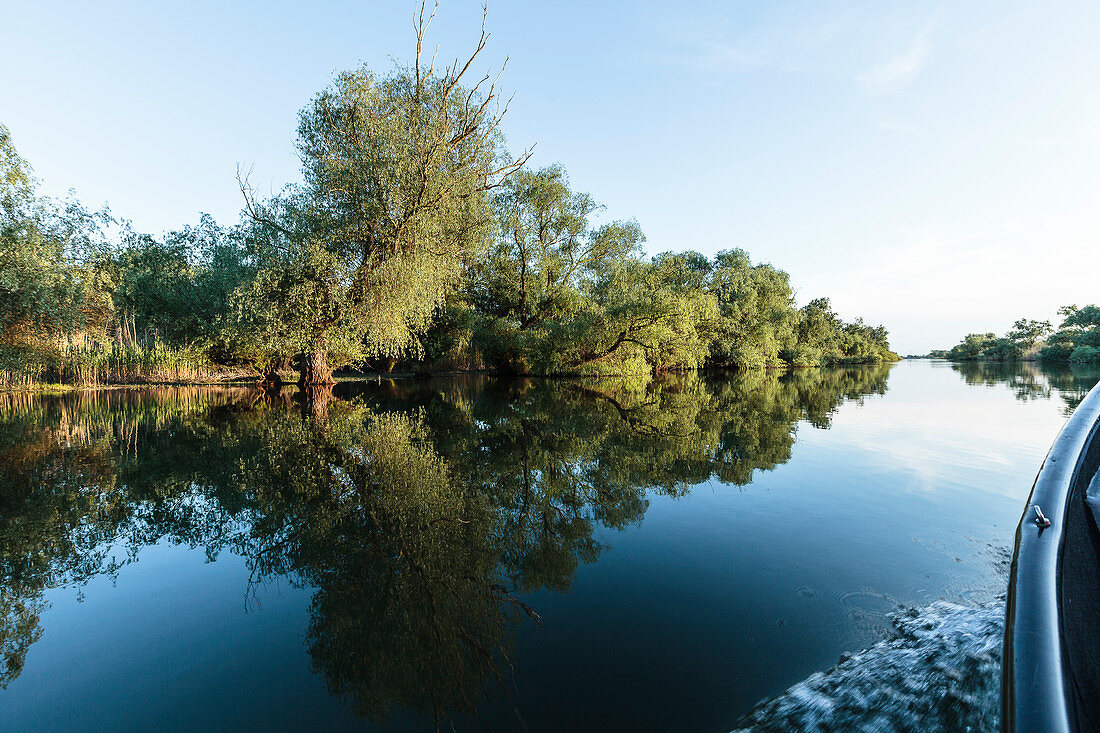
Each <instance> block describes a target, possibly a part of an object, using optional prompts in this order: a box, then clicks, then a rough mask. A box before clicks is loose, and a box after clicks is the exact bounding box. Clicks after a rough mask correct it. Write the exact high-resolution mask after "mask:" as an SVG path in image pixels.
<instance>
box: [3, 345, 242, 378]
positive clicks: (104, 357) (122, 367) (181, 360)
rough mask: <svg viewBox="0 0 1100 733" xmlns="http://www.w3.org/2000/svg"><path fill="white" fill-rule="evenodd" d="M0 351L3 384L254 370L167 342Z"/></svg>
mask: <svg viewBox="0 0 1100 733" xmlns="http://www.w3.org/2000/svg"><path fill="white" fill-rule="evenodd" d="M5 351H6V353H4V354H3V355H0V388H7V389H20V388H34V387H38V386H42V385H46V384H71V385H75V386H77V387H96V386H101V385H110V384H170V383H196V382H214V381H225V380H229V379H234V378H243V377H248V376H251V374H249V373H247V372H245V371H242V370H234V369H231V368H227V367H222V366H218V365H216V364H213V363H212V362H211V361H210V360H209V359H208V358H207V356H206V354H205V353H203V352H202V351H200V350H198V349H191V348H179V347H173V346H168V345H166V344H163V343H158V342H154V343H132V344H118V343H106V344H104V343H86V344H59V345H51V346H49V347H47V348H33V347H29V346H23V347H9V348H8V349H6V350H5Z"/></svg>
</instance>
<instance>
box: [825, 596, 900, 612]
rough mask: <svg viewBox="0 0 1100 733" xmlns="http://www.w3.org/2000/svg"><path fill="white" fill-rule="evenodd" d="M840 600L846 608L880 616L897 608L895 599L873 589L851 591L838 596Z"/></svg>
mask: <svg viewBox="0 0 1100 733" xmlns="http://www.w3.org/2000/svg"><path fill="white" fill-rule="evenodd" d="M840 602H841V603H843V604H844V606H845V607H846V608H849V609H851V610H853V611H856V612H858V613H861V614H866V615H868V616H882V617H884V618H885V617H886V615H887V614H889V613H891V612H893V611H896V610H897V609H898V606H899V605H900V604H898V602H897V601H895V600H894V599H893V598H891V597H890V596H888V595H886V594H884V593H875V592H874V591H864V590H861V591H852V592H851V593H845V594H844V595H842V596H841V597H840Z"/></svg>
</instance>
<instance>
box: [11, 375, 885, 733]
mask: <svg viewBox="0 0 1100 733" xmlns="http://www.w3.org/2000/svg"><path fill="white" fill-rule="evenodd" d="M888 371H889V368H888V367H859V368H851V369H832V370H812V371H799V372H794V373H789V374H777V373H751V374H742V375H733V376H727V377H722V378H714V379H705V378H703V377H702V376H700V375H698V374H687V375H678V376H670V377H663V378H659V379H655V380H653V381H650V382H648V383H644V384H643V383H629V382H622V381H609V380H600V381H554V380H540V381H533V380H503V379H491V378H481V377H460V378H453V379H443V380H431V381H428V380H398V381H386V382H382V383H377V384H374V383H367V384H363V383H360V384H340V385H337V386H336V387H335V388H334V389H333V388H322V389H321V390H319V391H312V392H309V393H299V392H297V391H295V390H289V389H287V390H283V391H281V392H262V391H258V390H252V389H244V388H241V389H228V388H227V389H216V388H171V389H148V390H139V391H122V390H117V391H102V392H88V393H77V394H70V395H65V396H61V397H53V398H35V397H29V396H18V395H4V396H0V446H3V447H2V448H0V485H3V486H4V487H5V490H4V491H3V492H2V493H0V572H2V578H0V579H2V585H0V613H2V614H3V619H2V621H0V685H4V684H6V683H8V682H10V681H11V680H13V679H14V678H16V677H17V676H18V675H19V673H20V670H21V669H22V666H23V661H24V658H25V656H26V653H27V650H28V649H29V647H30V646H31V645H32V644H33V643H34V642H35V641H36V640H37V639H38V638H39V637H40V635H41V633H42V632H41V628H40V625H39V621H40V615H41V614H42V612H43V611H44V610H45V608H46V601H45V600H44V599H45V593H46V592H47V591H48V590H50V589H52V588H57V587H61V586H66V585H76V586H79V585H81V584H82V583H85V582H87V581H88V580H89V579H91V578H92V577H94V576H97V575H102V574H107V575H113V574H117V573H119V572H122V571H123V569H124V567H125V565H127V564H128V563H130V562H133V561H134V560H136V559H137V558H138V556H139V553H140V551H141V549H142V548H143V547H147V546H149V545H152V544H155V543H158V542H165V541H167V542H170V543H175V544H181V545H185V546H188V547H192V548H196V547H201V548H204V550H205V552H206V553H207V556H208V557H209V558H211V559H214V558H216V557H218V555H219V553H220V552H221V551H222V550H229V551H231V552H232V553H234V554H235V555H239V556H241V557H242V558H244V561H245V562H246V563H247V566H248V569H249V570H250V573H251V575H250V582H252V583H259V582H262V581H264V580H267V579H270V578H274V577H279V576H281V577H285V578H286V579H287V581H288V582H291V583H293V584H296V585H298V586H300V587H304V588H307V589H311V590H312V591H313V596H312V602H311V607H310V619H309V628H308V630H307V637H306V638H307V644H308V648H309V654H310V657H311V660H312V665H313V668H314V671H315V672H316V673H318V674H320V675H322V676H323V677H324V679H325V680H326V681H327V683H328V686H329V688H330V690H331V691H332V692H333V693H334V694H337V695H339V696H341V697H342V698H344V699H345V700H346V701H347V702H348V704H350V705H351V706H352V707H353V708H354V709H355V711H356V712H357V713H359V714H360V715H363V716H366V717H368V718H370V719H373V720H384V719H386V718H387V717H388V716H389V715H390V714H391V713H392V712H393V711H395V710H398V709H404V710H409V711H413V712H415V713H419V714H423V715H426V716H428V717H429V718H434V720H435V721H436V722H437V723H438V722H440V721H442V720H445V719H447V718H450V717H451V716H454V715H458V714H466V713H469V714H475V715H476V711H475V708H476V706H477V704H478V703H479V702H480V701H481V700H482V699H483V698H484V696H485V695H486V693H487V691H488V690H489V688H490V687H492V686H498V687H500V688H504V689H507V683H506V679H505V677H504V674H503V670H504V669H506V665H507V664H508V661H509V658H510V653H511V648H512V645H513V639H512V637H513V634H514V630H515V629H516V627H517V624H518V623H522V622H524V620H525V619H526V620H527V621H526V622H529V623H538V614H537V611H536V610H535V609H532V608H530V607H529V606H528V605H526V604H525V603H524V602H523V600H522V598H523V596H524V594H527V593H530V592H533V591H536V590H540V589H555V590H562V589H566V588H568V587H569V586H570V584H571V583H572V581H573V578H574V577H575V575H576V571H577V569H578V567H579V566H580V565H581V564H583V563H590V562H593V561H595V560H596V559H597V558H598V557H599V555H600V553H601V551H602V547H601V545H600V542H599V540H598V539H597V534H596V529H597V528H598V527H600V526H602V527H607V528H612V529H620V528H623V527H626V526H628V525H630V524H633V523H638V522H640V521H641V520H642V518H643V517H644V515H645V512H646V510H647V508H648V502H649V499H648V497H649V495H650V492H654V493H656V494H662V495H668V496H673V497H678V496H682V495H684V494H686V493H687V492H688V491H689V490H690V488H691V487H692V486H694V485H696V484H699V483H702V482H705V481H708V480H711V479H714V480H717V481H719V482H722V483H725V484H733V485H737V486H743V485H745V484H748V483H749V482H750V481H751V480H752V477H753V474H754V473H755V472H756V471H759V470H768V469H771V468H773V467H775V466H776V465H779V464H781V463H784V462H785V461H787V460H788V459H789V458H790V455H791V447H792V445H793V444H794V440H795V433H796V430H797V425H798V423H799V422H800V421H808V422H810V423H812V424H813V425H815V426H819V427H827V426H828V425H829V422H830V419H831V415H832V414H833V412H834V411H835V410H836V409H837V408H838V406H839V405H840V404H842V403H843V402H844V401H846V400H859V399H862V397H863V396H864V395H867V394H873V393H877V394H881V393H884V392H885V390H886V380H887V375H888ZM120 556H121V558H122V559H118V558H119V557H120Z"/></svg>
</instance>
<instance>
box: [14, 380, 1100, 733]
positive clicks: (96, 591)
mask: <svg viewBox="0 0 1100 733" xmlns="http://www.w3.org/2000/svg"><path fill="white" fill-rule="evenodd" d="M1098 378H1100V373H1098V372H1097V371H1096V370H1085V369H1069V368H1061V369H1057V370H1051V371H1044V370H1040V369H1039V368H1038V367H1036V366H1034V365H1020V366H1014V367H990V366H982V365H963V366H961V367H957V366H951V365H949V364H946V363H942V362H929V361H916V362H906V363H902V364H900V365H897V366H895V367H866V368H854V369H833V370H820V371H800V372H795V373H791V374H786V375H780V374H766V375H763V374H761V375H742V376H733V377H721V378H712V377H706V378H704V377H701V376H698V375H687V376H682V377H673V378H665V379H659V380H655V381H653V382H650V383H649V384H647V385H639V384H631V383H624V382H615V381H592V382H570V381H515V380H502V379H501V380H498V379H491V378H475V377H464V378H448V379H434V380H395V381H383V382H380V383H367V384H347V383H346V384H341V385H337V387H336V388H335V390H334V391H333V393H332V394H331V395H325V394H318V395H313V396H306V395H299V394H297V393H296V392H295V391H294V390H284V392H283V393H281V394H279V395H264V394H261V393H259V392H255V391H252V390H248V389H243V388H242V389H229V388H209V389H196V388H179V389H149V390H139V391H123V390H116V391H102V392H92V393H82V394H74V395H67V396H63V397H55V398H31V397H26V396H22V397H20V396H0V573H2V575H0V615H2V618H0V687H2V689H0V729H3V730H25V729H35V730H70V729H111V730H148V729H198V728H219V729H228V728H232V729H256V730H271V729H300V728H317V727H325V728H330V729H362V728H368V729H369V728H372V727H381V728H385V729H388V730H404V729H411V730H422V729H425V728H427V729H430V728H432V727H434V726H435V724H436V723H437V722H439V723H440V725H443V726H449V725H450V724H451V723H453V724H454V725H455V727H456V728H458V729H468V728H470V729H482V728H484V727H485V726H486V725H487V726H489V727H490V728H492V729H494V730H513V729H523V728H524V727H526V728H527V729H530V730H574V731H575V730H592V731H605V730H618V729H627V728H630V729H633V730H677V731H728V730H730V729H731V728H733V727H734V726H735V725H736V724H737V723H738V720H739V719H741V718H742V716H744V715H745V714H746V713H748V712H749V711H750V710H751V709H752V708H753V706H754V705H755V704H756V703H757V702H759V701H760V700H761V699H764V698H768V697H772V696H775V695H778V694H780V693H782V692H783V691H784V690H786V689H787V688H788V687H790V686H791V685H794V684H796V683H798V682H799V681H800V680H802V679H803V678H806V677H807V675H810V674H812V673H813V672H815V671H817V670H824V669H828V668H830V667H832V666H833V665H835V664H836V663H837V660H838V656H839V655H841V654H842V653H843V652H846V651H857V650H860V649H863V648H865V647H868V646H871V645H873V644H875V643H876V642H879V641H880V640H882V639H883V637H884V636H885V635H886V634H887V632H888V630H889V629H890V628H891V622H890V614H893V613H895V612H897V611H898V609H899V608H901V607H906V608H909V607H912V608H917V609H919V608H925V607H928V606H929V604H933V603H934V602H936V601H938V600H946V601H951V602H954V603H957V604H960V605H963V606H967V607H980V606H981V605H982V604H984V603H988V602H989V601H991V600H993V599H995V598H996V597H997V596H998V595H999V594H1001V593H1002V592H1003V590H1004V584H1005V564H1006V561H1007V553H1008V550H1009V548H1010V545H1011V542H1012V537H1013V533H1014V531H1015V525H1016V523H1017V521H1018V519H1019V516H1020V513H1021V511H1022V509H1023V505H1024V501H1025V499H1026V496H1027V493H1028V491H1029V489H1030V486H1031V483H1032V481H1033V479H1034V476H1035V473H1036V471H1037V470H1038V468H1039V464H1040V463H1041V461H1042V457H1043V455H1044V454H1045V452H1046V450H1047V448H1048V447H1049V445H1050V443H1051V441H1052V440H1053V438H1054V436H1055V435H1056V433H1057V431H1058V429H1059V428H1060V426H1061V425H1062V423H1063V422H1064V420H1065V418H1066V415H1067V414H1068V411H1069V410H1071V409H1072V407H1073V406H1074V405H1075V404H1076V403H1077V401H1079V400H1080V399H1081V398H1082V397H1083V396H1084V393H1085V392H1086V391H1087V390H1088V388H1090V387H1091V386H1092V385H1093V384H1094V383H1095V382H1096V381H1097V379H1098Z"/></svg>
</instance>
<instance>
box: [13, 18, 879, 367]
mask: <svg viewBox="0 0 1100 733" xmlns="http://www.w3.org/2000/svg"><path fill="white" fill-rule="evenodd" d="M419 35H421V36H422V29H421V31H420V33H419ZM419 41H422V38H418V48H419V47H420V43H419ZM484 42H485V38H484V37H483V38H482V39H481V40H480V41H479V43H478V46H477V49H476V50H475V51H474V52H473V54H472V55H471V57H470V59H469V62H472V61H473V60H474V59H475V58H476V57H477V55H478V53H479V52H480V51H481V49H482V48H483V47H484ZM469 62H467V63H466V64H465V65H463V63H460V62H456V63H455V64H454V65H452V66H448V67H446V68H444V69H443V70H442V71H441V70H438V69H436V68H435V67H434V65H433V66H432V68H425V67H424V65H423V64H422V63H421V60H420V59H419V56H418V58H417V60H416V62H415V63H414V64H413V65H411V66H397V67H396V68H394V69H393V70H392V71H391V72H390V73H389V74H388V75H385V76H380V75H376V74H374V73H373V72H371V71H370V70H369V69H367V68H365V67H364V68H360V69H356V70H353V71H349V72H345V73H342V74H340V75H339V76H337V77H336V79H335V80H334V82H333V83H332V84H331V85H330V86H329V87H328V88H326V89H324V90H322V91H321V92H320V93H318V94H317V95H316V96H315V97H314V98H313V100H312V101H311V102H310V103H309V104H308V105H306V107H305V108H304V109H303V110H302V111H301V113H300V115H299V126H298V152H299V156H300V159H301V163H302V174H303V180H302V182H301V183H296V184H291V185H288V186H287V187H286V188H285V189H284V190H283V191H282V192H281V193H279V194H277V195H274V196H272V197H270V198H268V199H266V200H260V199H258V198H256V197H255V196H254V195H253V192H252V190H251V188H250V186H249V184H248V181H247V178H242V179H241V180H240V184H241V191H242V194H243V200H244V212H243V215H242V217H241V221H240V223H238V224H236V225H234V226H220V225H218V224H217V223H216V222H215V221H214V220H213V219H211V218H210V217H207V216H203V217H202V218H201V220H200V221H199V222H198V223H197V224H195V225H194V226H187V227H184V228H183V229H181V230H178V231H173V232H169V233H168V234H165V235H163V236H152V235H149V234H141V233H138V232H135V231H133V230H131V229H130V228H129V226H128V225H127V224H126V223H125V222H123V223H122V224H119V222H117V221H116V220H114V219H113V218H112V217H111V216H110V215H109V213H108V212H106V211H103V212H93V211H89V210H88V209H87V208H85V207H84V206H83V205H81V204H80V202H79V201H77V200H75V199H74V198H72V197H70V198H69V199H67V200H63V201H58V200H53V199H49V198H46V197H43V196H40V195H39V194H38V193H37V190H36V181H35V180H34V178H33V177H32V175H31V171H30V167H29V165H28V164H27V163H26V162H25V161H24V160H23V159H22V158H20V157H19V155H18V154H17V153H16V151H15V148H14V146H13V143H12V140H11V136H10V135H9V133H8V131H7V129H6V128H4V127H3V126H0V383H4V384H9V385H10V384H28V383H34V382H41V381H61V382H74V383H79V384H95V383H103V382H122V381H142V380H144V381H193V380H202V379H208V378H213V377H216V376H228V375H237V376H239V375H243V374H251V375H254V376H259V377H261V378H263V379H265V380H267V381H278V380H279V379H280V377H279V375H280V373H282V374H286V373H287V372H288V371H291V370H293V371H296V372H297V373H298V380H299V381H300V382H301V383H304V384H324V383H328V382H331V381H332V373H333V370H334V369H339V368H343V367H356V368H360V369H372V370H376V369H382V370H391V369H393V368H395V367H396V368H403V369H416V370H420V371H433V370H487V371H493V372H502V373H514V374H543V375H551V374H555V375H557V374H577V375H602V374H608V375H611V374H615V375H619V374H638V373H650V372H659V371H666V370H684V369H698V368H704V367H716V368H732V369H759V368H765V367H782V366H817V365H828V364H837V363H863V362H867V363H873V362H882V361H886V360H894V359H896V358H897V357H896V355H894V354H893V353H892V352H891V351H890V347H889V342H888V339H887V333H886V330H885V329H884V328H883V327H882V326H871V325H867V324H864V323H863V322H862V320H859V319H857V320H856V321H855V322H852V323H847V322H844V321H843V320H841V319H840V318H839V317H838V316H837V315H836V313H834V312H833V310H832V309H831V307H830V304H829V301H828V300H827V299H823V298H822V299H817V300H813V301H811V302H810V303H809V304H807V305H806V306H804V307H803V308H800V309H799V308H796V307H795V305H794V297H793V293H792V290H791V286H790V282H789V278H788V276H787V274H786V273H785V272H783V271H782V270H779V269H777V268H775V267H773V266H771V265H769V264H762V263H757V264H753V262H752V261H751V260H750V258H749V256H748V254H746V253H745V252H744V251H742V250H738V249H734V250H727V251H723V252H720V253H719V254H718V255H717V256H715V257H714V258H707V257H705V256H703V255H701V254H699V253H697V252H692V251H687V252H682V253H665V254H660V255H657V256H656V257H652V258H646V257H644V256H643V255H642V250H641V244H642V242H644V241H645V238H644V236H643V234H642V232H641V229H640V228H639V226H638V224H637V223H636V222H635V221H633V220H631V221H614V222H610V223H603V224H597V223H596V222H595V221H594V217H595V215H597V214H598V212H599V211H600V210H601V207H600V205H599V204H597V203H596V201H595V200H594V199H593V198H592V197H591V196H589V195H588V194H586V193H580V192H577V191H574V190H573V189H572V188H571V187H570V185H569V181H568V178H567V176H566V173H565V170H564V169H563V168H562V167H561V166H557V165H554V166H549V167H545V168H542V169H539V170H531V169H529V168H527V167H526V165H525V164H526V163H527V160H528V158H529V152H527V153H524V154H522V155H519V156H513V155H511V154H509V153H508V151H507V150H506V149H505V147H504V141H503V137H502V135H501V134H500V132H499V124H500V121H501V118H502V116H503V114H504V108H502V107H500V106H498V105H497V91H496V88H495V87H494V86H492V85H488V84H487V82H477V83H474V84H473V85H472V86H464V83H465V78H464V77H465V75H466V69H467V68H469V66H470V63H469ZM505 107H506V105H505Z"/></svg>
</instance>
